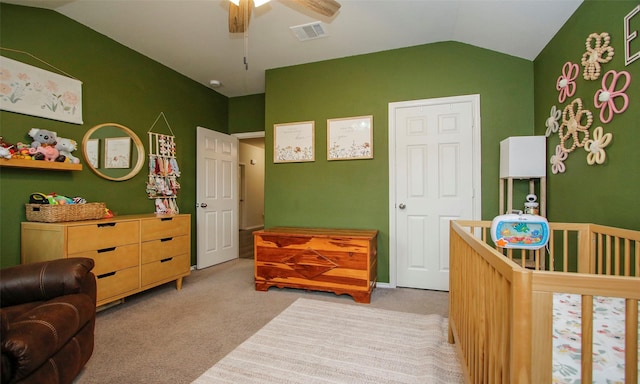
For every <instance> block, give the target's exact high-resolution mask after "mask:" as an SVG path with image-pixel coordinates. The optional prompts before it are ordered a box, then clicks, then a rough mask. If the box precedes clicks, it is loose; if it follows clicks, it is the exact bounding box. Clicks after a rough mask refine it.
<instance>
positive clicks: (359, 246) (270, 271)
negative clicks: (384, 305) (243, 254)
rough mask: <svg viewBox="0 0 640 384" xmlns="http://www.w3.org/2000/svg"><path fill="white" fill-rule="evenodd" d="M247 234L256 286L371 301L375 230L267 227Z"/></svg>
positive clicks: (374, 258)
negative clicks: (251, 243) (250, 240)
mask: <svg viewBox="0 0 640 384" xmlns="http://www.w3.org/2000/svg"><path fill="white" fill-rule="evenodd" d="M253 234H254V257H255V284H256V290H258V291H266V290H268V289H269V287H273V286H275V287H279V288H302V289H309V290H317V291H328V292H333V293H335V294H337V295H341V294H348V295H351V296H352V297H353V299H354V300H355V301H357V302H359V303H369V302H370V301H371V292H372V291H373V288H375V286H376V279H377V270H378V261H377V236H378V231H375V230H350V229H320V228H271V229H265V230H262V231H256V232H254V233H253Z"/></svg>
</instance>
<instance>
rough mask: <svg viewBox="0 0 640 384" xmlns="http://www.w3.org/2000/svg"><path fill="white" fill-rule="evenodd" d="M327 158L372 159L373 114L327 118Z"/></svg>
mask: <svg viewBox="0 0 640 384" xmlns="http://www.w3.org/2000/svg"><path fill="white" fill-rule="evenodd" d="M327 159H328V160H353V159H373V116H358V117H347V118H341V119H328V120H327Z"/></svg>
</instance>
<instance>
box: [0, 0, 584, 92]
mask: <svg viewBox="0 0 640 384" xmlns="http://www.w3.org/2000/svg"><path fill="white" fill-rule="evenodd" d="M1 1H3V2H6V3H14V4H20V5H27V6H34V7H42V8H50V9H54V10H56V11H57V12H59V13H61V14H63V15H65V16H68V17H70V18H71V19H74V20H76V21H78V22H80V23H82V24H84V25H86V26H88V27H90V28H92V29H94V30H96V31H98V32H100V33H102V34H104V35H106V36H109V37H110V38H112V39H114V40H116V41H118V42H120V43H121V44H123V45H125V46H127V47H129V48H131V49H133V50H135V51H138V52H140V53H142V54H143V55H145V56H148V57H150V58H152V59H154V60H156V61H158V62H160V63H162V64H164V65H166V66H168V67H170V68H172V69H174V70H175V71H177V72H179V73H182V74H184V75H185V76H187V77H189V78H191V79H193V80H195V81H197V82H199V83H202V84H204V85H206V86H209V82H210V80H212V79H215V80H219V81H220V82H222V86H221V87H219V88H216V91H218V92H220V93H221V94H223V95H225V96H228V97H234V96H243V95H249V94H256V93H262V92H264V78H265V70H267V69H271V68H279V67H286V66H290V65H297V64H302V63H309V62H314V61H321V60H327V59H334V58H340V57H347V56H353V55H359V54H364V53H371V52H379V51H385V50H389V49H395V48H402V47H408V46H414V45H421V44H427V43H433V42H440V41H458V42H462V43H466V44H472V45H475V46H478V47H482V48H487V49H491V50H494V51H498V52H502V53H506V54H509V55H512V56H516V57H521V58H524V59H528V60H533V59H535V58H536V56H537V55H538V54H539V53H540V51H541V50H542V49H543V48H544V46H545V45H546V44H547V43H548V42H549V40H550V39H551V38H552V37H553V36H554V35H555V34H556V32H557V31H558V30H559V29H560V27H561V26H562V25H563V24H564V23H565V22H566V20H567V19H568V18H569V17H570V16H571V15H572V14H573V12H574V11H575V10H576V9H577V8H578V7H579V6H580V4H581V3H582V0H441V1H437V0H338V2H339V3H340V4H341V5H342V7H341V8H340V11H339V12H338V13H337V14H336V15H335V16H334V17H333V18H330V19H329V18H326V17H323V16H321V15H319V14H317V13H314V12H312V11H308V10H306V9H304V8H302V7H300V6H299V5H296V4H294V3H293V2H291V1H290V0H273V1H271V2H270V3H267V4H266V5H263V6H261V7H259V8H256V9H254V12H253V15H252V17H251V23H250V26H249V31H248V34H247V37H246V39H245V35H244V34H242V33H239V34H231V33H229V32H228V18H227V12H228V0H1ZM314 21H321V22H322V23H323V27H324V29H325V30H326V31H327V32H328V34H329V36H327V37H324V38H320V39H316V40H308V41H303V42H301V41H298V40H297V39H296V38H295V37H294V35H293V33H292V32H291V31H290V30H289V27H291V26H295V25H300V24H306V23H310V22H314ZM245 43H246V46H247V49H246V51H245ZM245 53H248V55H247V56H248V70H246V69H245V65H244V63H243V59H244V57H245ZM434 59H437V58H434Z"/></svg>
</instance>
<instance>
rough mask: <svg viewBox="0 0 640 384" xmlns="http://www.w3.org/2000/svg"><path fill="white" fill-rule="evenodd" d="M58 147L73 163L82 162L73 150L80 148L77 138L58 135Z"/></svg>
mask: <svg viewBox="0 0 640 384" xmlns="http://www.w3.org/2000/svg"><path fill="white" fill-rule="evenodd" d="M56 149H57V150H58V151H60V154H61V155H63V156H66V157H67V159H69V161H70V162H72V163H73V164H78V163H80V159H78V158H77V157H75V156H73V155H72V154H71V152H73V151H75V150H76V149H78V143H77V142H76V141H75V140H71V139H66V138H64V137H58V141H57V143H56Z"/></svg>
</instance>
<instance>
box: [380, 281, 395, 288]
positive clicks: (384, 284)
mask: <svg viewBox="0 0 640 384" xmlns="http://www.w3.org/2000/svg"><path fill="white" fill-rule="evenodd" d="M376 288H395V287H394V286H392V285H391V284H389V283H381V282H376Z"/></svg>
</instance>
